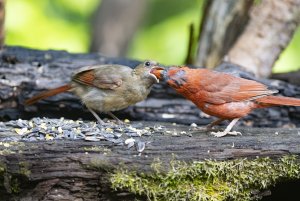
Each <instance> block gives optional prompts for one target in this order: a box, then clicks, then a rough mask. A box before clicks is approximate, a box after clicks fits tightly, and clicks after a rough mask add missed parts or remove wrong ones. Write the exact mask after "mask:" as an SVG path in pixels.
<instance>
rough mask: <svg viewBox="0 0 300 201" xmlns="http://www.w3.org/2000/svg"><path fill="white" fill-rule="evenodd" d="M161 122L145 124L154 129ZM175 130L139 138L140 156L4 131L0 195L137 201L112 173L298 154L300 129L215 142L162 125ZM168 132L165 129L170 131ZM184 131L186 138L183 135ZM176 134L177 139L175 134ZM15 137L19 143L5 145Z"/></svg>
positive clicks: (108, 146)
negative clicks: (116, 186) (114, 184)
mask: <svg viewBox="0 0 300 201" xmlns="http://www.w3.org/2000/svg"><path fill="white" fill-rule="evenodd" d="M155 124H159V125H161V123H145V122H143V126H148V127H153V126H154V125H155ZM164 126H166V128H167V130H170V131H171V132H169V134H168V132H165V133H163V134H162V133H153V134H152V135H150V136H142V137H138V138H139V139H141V140H143V141H145V142H151V143H148V144H147V145H146V148H145V150H144V151H143V152H142V154H138V152H137V151H135V149H134V148H131V149H128V148H127V147H126V146H124V145H120V146H114V145H113V143H112V142H108V141H99V142H87V141H82V140H72V141H70V140H57V141H46V142H45V141H35V142H23V141H18V139H20V135H17V134H14V133H13V132H9V131H1V132H0V142H1V144H0V147H1V150H0V151H1V154H0V197H1V199H2V200H6V201H10V200H134V199H135V197H134V196H132V194H128V193H125V192H115V191H113V190H112V189H111V187H110V186H111V184H110V182H109V177H110V173H112V172H113V171H114V170H115V169H117V168H120V167H123V168H126V169H129V170H136V171H138V172H140V173H141V172H143V173H149V172H151V171H152V170H151V164H152V163H153V162H154V160H155V159H158V158H159V159H160V161H161V162H162V165H163V166H165V167H166V168H169V162H170V161H171V160H174V159H178V160H181V161H186V162H191V161H202V160H204V159H209V158H210V159H217V160H227V159H237V158H248V159H251V158H256V157H257V156H259V157H265V156H269V157H271V158H277V157H280V156H283V155H287V154H296V155H300V146H299V144H300V138H299V132H300V130H299V129H263V130H261V129H255V128H251V129H242V128H237V130H239V131H241V132H242V133H243V136H238V137H224V138H215V137H212V136H210V135H208V134H207V133H205V132H203V131H197V132H194V133H193V134H192V137H191V136H190V134H189V133H190V131H189V127H187V126H182V125H176V126H174V125H172V124H164ZM167 130H166V131H167ZM181 131H186V132H187V134H180V133H181ZM175 132H177V133H178V134H177V135H174V133H175ZM8 137H10V138H14V139H15V141H17V142H10V141H3V140H4V139H8Z"/></svg>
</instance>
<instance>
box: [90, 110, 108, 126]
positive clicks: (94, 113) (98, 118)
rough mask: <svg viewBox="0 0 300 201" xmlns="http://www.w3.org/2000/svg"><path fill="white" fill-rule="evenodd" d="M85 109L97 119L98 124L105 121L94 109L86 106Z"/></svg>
mask: <svg viewBox="0 0 300 201" xmlns="http://www.w3.org/2000/svg"><path fill="white" fill-rule="evenodd" d="M87 109H88V110H89V111H90V112H91V113H92V114H93V115H94V117H95V118H96V119H97V121H98V123H99V124H100V125H104V124H105V122H104V121H102V119H101V118H100V117H99V116H98V114H97V113H96V112H95V111H94V110H92V109H91V108H88V107H87Z"/></svg>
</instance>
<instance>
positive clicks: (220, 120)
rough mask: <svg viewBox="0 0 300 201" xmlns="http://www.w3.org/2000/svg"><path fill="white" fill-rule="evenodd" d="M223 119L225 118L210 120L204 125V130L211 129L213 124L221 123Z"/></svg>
mask: <svg viewBox="0 0 300 201" xmlns="http://www.w3.org/2000/svg"><path fill="white" fill-rule="evenodd" d="M224 120H225V119H217V120H215V121H213V122H211V123H210V124H208V125H207V126H206V130H210V129H212V128H213V127H214V126H216V125H218V124H220V123H221V122H222V121H224Z"/></svg>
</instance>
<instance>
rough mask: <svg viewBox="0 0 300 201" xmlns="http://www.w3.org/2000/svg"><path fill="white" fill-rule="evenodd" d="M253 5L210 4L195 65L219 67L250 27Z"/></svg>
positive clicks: (215, 1)
mask: <svg viewBox="0 0 300 201" xmlns="http://www.w3.org/2000/svg"><path fill="white" fill-rule="evenodd" d="M252 3H253V1H252V0H245V1H236V0H227V1H219V0H213V1H207V7H206V9H205V10H204V14H203V15H204V16H203V18H202V22H201V26H200V35H199V36H200V38H199V44H198V56H197V62H196V64H197V65H199V66H205V67H208V68H214V67H215V66H216V65H218V64H219V63H220V62H221V60H222V59H223V57H224V56H225V55H226V54H227V52H228V50H229V49H230V48H231V47H232V45H233V44H234V42H235V41H236V40H237V38H238V37H239V36H240V34H241V33H242V31H243V30H244V28H245V26H246V25H247V23H248V20H249V15H248V11H249V9H250V8H251V5H252Z"/></svg>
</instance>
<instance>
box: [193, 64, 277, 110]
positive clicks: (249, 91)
mask: <svg viewBox="0 0 300 201" xmlns="http://www.w3.org/2000/svg"><path fill="white" fill-rule="evenodd" d="M197 71H198V72H197V73H195V72H192V74H191V76H193V77H194V78H195V77H198V80H197V82H198V84H199V85H200V87H199V89H200V90H199V91H198V92H197V93H198V96H199V97H202V100H203V101H204V102H207V103H212V104H223V103H228V102H238V101H247V100H254V99H257V98H260V97H263V96H267V95H270V94H273V93H276V92H277V91H273V90H269V89H268V88H267V86H265V85H264V84H261V83H259V82H256V81H253V80H247V79H243V78H239V77H235V76H232V75H229V74H226V73H221V72H215V71H211V70H207V69H198V70H197ZM196 74H198V75H196Z"/></svg>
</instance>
